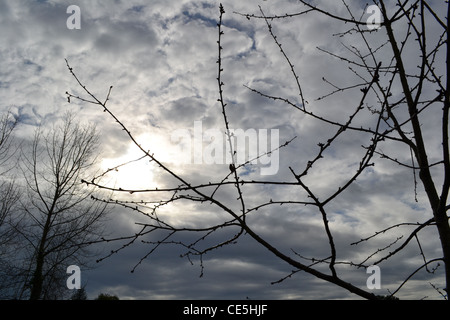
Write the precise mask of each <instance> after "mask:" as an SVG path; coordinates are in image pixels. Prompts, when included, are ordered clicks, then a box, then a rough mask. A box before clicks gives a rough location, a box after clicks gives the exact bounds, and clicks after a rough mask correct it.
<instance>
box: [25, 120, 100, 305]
mask: <svg viewBox="0 0 450 320" xmlns="http://www.w3.org/2000/svg"><path fill="white" fill-rule="evenodd" d="M97 149H98V134H97V132H96V129H95V127H94V126H92V125H90V126H82V125H80V124H79V123H77V122H76V121H75V117H74V116H73V114H70V113H68V114H67V115H66V116H65V118H64V121H63V123H62V124H61V125H58V126H56V127H53V128H52V129H51V130H48V131H45V130H43V129H42V128H39V129H37V130H36V133H35V136H34V139H33V141H32V143H31V145H30V147H29V149H27V148H24V149H23V151H22V161H21V163H22V165H21V168H22V172H23V176H24V179H25V181H26V187H27V193H26V199H24V200H23V201H22V206H21V207H22V210H23V212H24V221H26V225H25V226H23V227H22V228H21V230H16V231H17V232H18V233H19V234H20V235H21V236H22V238H23V239H24V241H25V242H26V244H27V247H28V248H30V251H29V252H27V253H26V254H23V261H24V263H23V265H24V267H23V268H24V270H23V271H24V272H23V273H24V275H25V276H26V277H27V279H26V280H25V281H24V284H23V287H22V292H21V293H20V294H19V296H18V297H19V298H25V297H27V296H28V297H29V298H30V299H55V298H60V297H59V296H58V294H61V292H62V291H64V289H65V279H66V278H67V274H66V269H67V267H68V266H69V265H70V264H77V265H79V266H84V265H86V264H87V261H86V258H87V257H89V255H90V253H89V250H88V242H91V241H93V240H96V239H98V238H99V237H100V235H101V232H102V229H101V227H102V219H103V218H104V215H105V213H106V212H107V211H106V206H105V205H104V204H101V203H98V202H94V201H92V199H91V193H92V188H89V187H86V186H85V185H83V184H82V183H81V182H80V181H81V178H82V177H84V176H85V175H87V174H92V170H93V166H94V164H95V160H96V152H97ZM26 261H28V263H26Z"/></svg>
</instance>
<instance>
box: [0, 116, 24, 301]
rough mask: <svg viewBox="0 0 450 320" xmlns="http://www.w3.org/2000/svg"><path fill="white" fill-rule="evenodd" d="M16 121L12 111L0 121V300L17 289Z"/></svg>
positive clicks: (17, 192)
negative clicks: (13, 172)
mask: <svg viewBox="0 0 450 320" xmlns="http://www.w3.org/2000/svg"><path fill="white" fill-rule="evenodd" d="M16 125H17V121H16V119H15V118H14V116H13V115H12V113H10V112H9V111H8V112H7V113H6V114H4V115H3V116H2V118H1V119H0V296H1V297H3V296H4V295H5V297H7V296H8V294H7V291H8V290H10V289H11V288H12V287H14V283H15V279H14V277H11V270H12V264H11V260H14V257H15V249H16V245H17V242H16V240H17V239H16V237H15V232H14V230H15V229H16V228H17V224H18V220H17V219H16V217H14V216H13V213H14V212H15V211H16V209H17V204H18V201H19V195H20V193H19V190H18V187H17V184H16V183H15V179H14V176H12V175H11V174H9V173H11V169H12V168H13V167H14V164H15V162H16V161H15V159H14V156H15V154H16V152H17V146H16V143H15V141H14V137H13V132H14V130H15V128H16Z"/></svg>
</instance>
